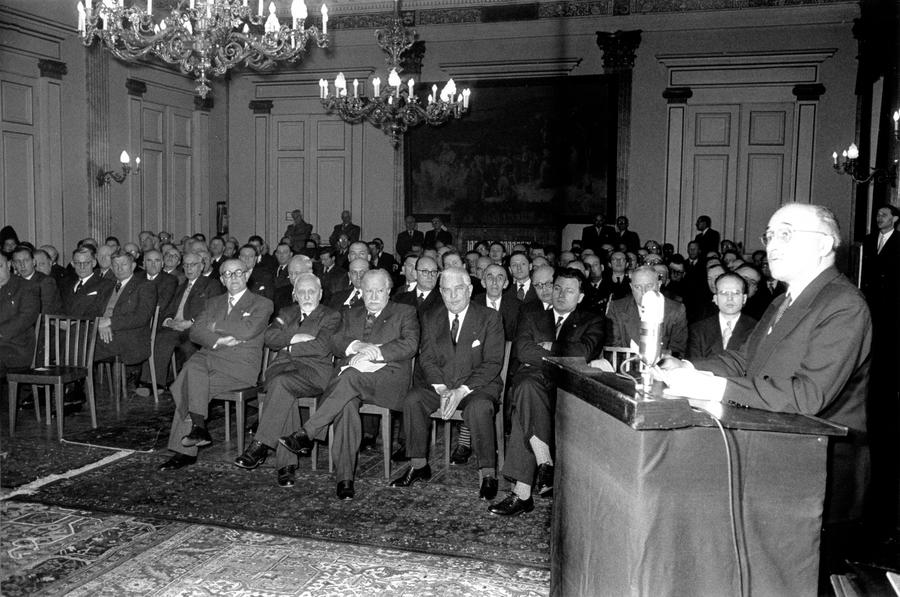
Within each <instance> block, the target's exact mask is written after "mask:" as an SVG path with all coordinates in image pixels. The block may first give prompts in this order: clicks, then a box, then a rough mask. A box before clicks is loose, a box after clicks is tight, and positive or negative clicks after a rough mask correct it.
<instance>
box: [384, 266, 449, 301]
mask: <svg viewBox="0 0 900 597" xmlns="http://www.w3.org/2000/svg"><path fill="white" fill-rule="evenodd" d="M439 273H440V271H439V270H438V266H437V261H435V260H434V259H432V258H431V257H419V258H418V259H417V260H416V287H415V289H414V290H410V291H407V292H398V293H397V294H395V295H394V297H393V298H392V299H391V300H392V301H394V302H397V303H403V304H406V305H410V306H413V307H415V308H416V311H418V312H419V314H420V315H421V314H422V313H425V312H427V311H430V310H431V309H433V308H435V307H437V306H438V305H440V304H441V296H440V292H438V291H437V290H435V287H436V286H437V281H438V274H439Z"/></svg>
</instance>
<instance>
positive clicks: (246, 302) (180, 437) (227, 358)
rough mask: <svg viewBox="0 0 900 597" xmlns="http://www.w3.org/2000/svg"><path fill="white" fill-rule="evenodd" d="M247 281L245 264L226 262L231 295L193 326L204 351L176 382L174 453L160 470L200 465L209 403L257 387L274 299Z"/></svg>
mask: <svg viewBox="0 0 900 597" xmlns="http://www.w3.org/2000/svg"><path fill="white" fill-rule="evenodd" d="M247 278H248V273H247V270H246V265H245V264H244V263H243V262H242V261H240V260H238V259H229V260H228V261H226V262H225V263H223V264H222V270H221V281H222V284H223V285H224V286H225V289H226V292H225V293H224V294H220V295H217V296H214V297H212V298H211V299H209V300H208V301H207V302H206V307H205V308H204V309H203V311H201V313H200V315H199V316H198V317H197V318H196V320H195V321H194V324H193V325H192V326H191V327H190V339H191V341H193V342H195V343H196V344H198V345H200V346H201V348H200V350H199V351H198V352H196V353H195V354H194V355H193V356H192V357H191V358H190V359H188V361H187V363H185V365H184V367H183V368H182V369H181V371H180V372H179V374H178V377H177V378H176V379H175V382H174V383H173V384H172V388H171V390H172V398H173V399H174V401H175V413H174V415H173V418H172V428H171V429H170V431H169V443H168V448H169V450H171V451H172V452H174V455H173V456H172V457H171V458H169V460H167V461H166V462H164V463H163V464H162V465H160V467H159V469H160V470H163V471H167V470H174V469H179V468H182V467H184V466H187V465H190V464H193V463H195V462H196V461H197V452H198V449H199V448H202V447H204V446H208V445H210V444H211V443H212V438H211V437H210V435H209V431H208V430H207V427H206V423H207V417H208V416H209V402H210V400H212V399H213V398H215V397H216V396H217V395H219V394H221V393H223V392H228V391H231V390H237V389H240V388H245V387H248V386H253V385H255V384H256V381H257V379H258V377H259V372H260V364H261V362H262V352H263V339H264V338H263V336H264V332H265V329H266V325H267V324H268V322H269V317H270V316H271V315H272V301H270V300H269V299H267V298H265V297H262V296H259V295H256V294H254V293H253V292H251V291H250V290H249V289H248V288H247ZM240 432H243V430H241V431H240Z"/></svg>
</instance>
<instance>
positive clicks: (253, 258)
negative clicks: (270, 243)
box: [225, 244, 275, 301]
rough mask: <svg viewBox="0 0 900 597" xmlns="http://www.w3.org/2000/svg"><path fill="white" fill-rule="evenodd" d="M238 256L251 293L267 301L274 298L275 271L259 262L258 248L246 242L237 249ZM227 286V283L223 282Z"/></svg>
mask: <svg viewBox="0 0 900 597" xmlns="http://www.w3.org/2000/svg"><path fill="white" fill-rule="evenodd" d="M238 258H239V259H240V260H241V263H243V264H244V271H246V272H247V289H248V290H249V291H250V292H252V293H253V294H256V295H259V296H262V297H265V298H267V299H269V301H273V300H274V299H275V271H274V270H273V269H269V268H267V267H265V266H264V265H263V264H261V263H260V262H259V249H257V248H256V247H255V246H254V245H251V244H246V245H244V246H243V247H241V248H240V250H239V251H238ZM225 286H226V287H227V286H228V284H225Z"/></svg>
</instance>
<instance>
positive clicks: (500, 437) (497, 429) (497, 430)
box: [494, 406, 506, 478]
mask: <svg viewBox="0 0 900 597" xmlns="http://www.w3.org/2000/svg"><path fill="white" fill-rule="evenodd" d="M499 408H500V410H499V411H498V412H497V414H495V415H494V435H495V436H496V437H497V473H498V474H499V473H500V471H501V470H502V469H503V461H504V460H506V435H505V434H504V433H503V407H502V406H500V407H499ZM498 478H499V477H498Z"/></svg>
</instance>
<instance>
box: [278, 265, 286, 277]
mask: <svg viewBox="0 0 900 597" xmlns="http://www.w3.org/2000/svg"><path fill="white" fill-rule="evenodd" d="M278 277H279V278H287V269H286V268H285V267H284V266H283V265H280V266H278Z"/></svg>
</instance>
